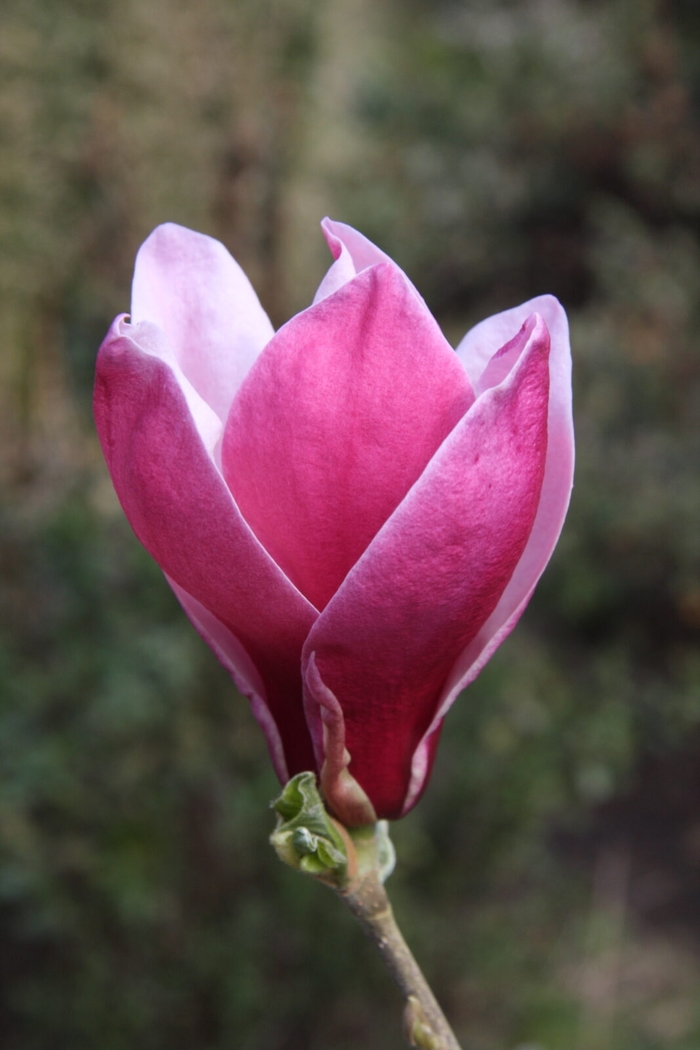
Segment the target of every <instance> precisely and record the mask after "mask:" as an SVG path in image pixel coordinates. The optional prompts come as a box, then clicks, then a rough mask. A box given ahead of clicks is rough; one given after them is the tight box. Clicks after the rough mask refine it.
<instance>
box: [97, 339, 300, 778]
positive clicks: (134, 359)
mask: <svg viewBox="0 0 700 1050" xmlns="http://www.w3.org/2000/svg"><path fill="white" fill-rule="evenodd" d="M129 328H130V326H128V325H124V323H123V322H122V321H120V320H118V321H117V322H115V325H113V327H112V329H111V331H110V332H109V334H108V335H107V338H106V339H105V341H104V343H103V344H102V347H101V349H100V354H99V357H98V363H97V381H96V386H95V417H96V421H97V429H98V432H99V435H100V440H101V442H102V448H103V451H104V454H105V458H106V460H107V465H108V467H109V470H110V473H111V475H112V481H113V482H114V487H115V489H116V491H117V495H118V496H119V499H120V501H121V504H122V507H123V508H124V512H125V513H126V515H127V517H128V519H129V521H130V523H131V525H132V528H133V529H134V532H135V533H136V535H137V536H138V538H139V539H140V540H141V542H142V543H143V545H144V547H146V549H147V550H148V551H149V552H150V553H151V555H152V556H153V557H154V558H155V560H156V561H157V562H158V564H159V565H160V566H161V568H162V569H163V570H164V572H165V573H166V574H167V575H168V577H169V578H170V579H171V580H172V581H173V582H174V583H175V584H176V585H177V588H178V593H179V594H180V597H181V598H182V592H183V591H184V592H185V594H186V595H187V596H190V597H191V598H193V599H194V601H195V602H197V603H199V604H198V606H196V607H195V606H188V603H187V602H186V601H185V602H183V604H185V607H186V609H187V611H188V613H189V614H190V615H191V617H192V619H193V622H194V623H195V625H196V626H197V627H198V629H199V630H200V631H201V633H203V634H204V636H205V637H207V638H208V639H209V640H211V641H212V643H213V646H214V649H215V650H216V651H217V652H219V655H220V656H222V659H223V660H224V663H226V664H227V666H229V669H231V670H233V671H234V672H235V676H236V679H237V681H238V682H239V684H241V688H243V689H244V691H247V692H248V693H249V694H252V695H253V698H254V700H255V703H257V704H258V712H257V713H258V718H259V720H260V721H263V723H264V720H265V717H266V716H262V715H261V705H266V706H267V708H268V709H269V713H270V719H271V721H270V722H269V725H268V740H270V744H271V750H272V752H273V759H274V760H275V762H276V765H277V768H278V770H282V769H283V763H282V761H281V758H280V755H279V748H278V746H277V744H276V743H275V741H276V740H281V741H282V744H283V748H284V758H285V759H286V767H287V769H288V771H289V772H290V774H293V773H295V772H299V771H300V770H303V769H312V768H314V765H313V763H314V759H313V753H312V749H311V744H310V740H309V735H308V732H307V729H306V726H305V723H304V715H303V708H302V699H301V682H300V677H299V659H300V653H301V649H302V645H303V643H304V640H305V638H306V636H307V634H308V631H309V628H310V626H311V624H312V623H313V621H314V619H315V616H316V613H315V611H314V610H313V609H312V608H311V606H310V605H309V604H308V602H307V601H306V600H305V599H304V598H303V597H302V595H301V594H299V592H298V591H297V590H296V589H295V588H294V587H293V586H292V584H291V583H290V582H289V580H288V579H287V578H286V577H285V576H284V574H283V573H282V572H281V570H280V569H279V568H278V567H277V566H276V565H275V563H274V562H273V561H272V559H271V558H270V557H269V555H268V554H267V553H266V551H265V550H264V549H263V548H262V547H261V545H260V543H259V542H258V541H257V539H256V538H255V536H254V535H253V533H252V532H251V531H250V529H249V527H248V526H247V524H246V523H245V521H244V520H243V518H242V517H241V515H240V513H239V511H238V508H237V507H236V505H235V503H234V502H233V500H232V498H231V495H230V493H229V491H228V489H227V487H226V485H225V483H224V481H223V479H222V477H221V475H220V474H219V472H218V470H217V469H216V467H215V465H214V462H213V460H212V459H211V457H210V455H209V454H208V453H207V451H206V449H205V447H204V444H203V443H202V440H201V438H200V435H199V433H198V431H197V428H196V426H195V423H194V420H193V417H192V414H191V412H190V409H189V407H188V403H187V399H186V397H185V394H184V393H183V390H182V388H181V387H180V385H179V383H178V381H177V378H176V375H175V373H174V372H173V370H172V369H171V368H170V366H169V365H168V364H167V363H166V361H165V360H163V358H167V356H168V352H167V349H164V348H161V352H160V353H159V354H158V356H156V355H155V354H154V352H153V346H152V345H151V347H150V352H147V351H145V350H144V349H143V348H142V347H141V346H140V345H139V343H138V342H137V338H138V333H139V332H140V331H141V330H142V329H145V330H146V332H147V334H148V336H149V339H151V341H153V340H154V339H156V338H160V340H161V341H162V343H165V337H164V336H163V335H162V333H159V330H158V329H157V328H155V326H153V325H149V326H140V325H139V326H134V328H133V329H132V330H131V332H132V334H129V331H128V330H129ZM200 606H201V608H202V609H203V610H205V613H206V614H210V616H211V619H208V618H207V615H203V614H202V613H201V612H200V611H199V607H200ZM205 621H206V622H205ZM216 622H218V623H219V624H220V625H221V632H219V630H218V627H217V626H216ZM223 632H227V633H228V634H230V636H231V637H232V638H233V639H234V640H235V641H236V642H238V643H239V644H240V651H237V650H236V646H235V645H234V644H233V642H232V641H230V640H229V641H228V642H227V641H226V637H227V635H226V634H224V633H223ZM234 650H236V651H235V652H234ZM244 657H245V659H244ZM246 660H247V663H246ZM251 665H252V667H254V668H256V669H257V675H258V676H259V677H254V676H253V675H252V673H251V671H250V668H251ZM260 683H262V686H263V689H264V695H261V696H258V693H259V692H260ZM273 724H274V727H275V729H274V732H273V731H272V730H271V729H270V726H272V725H273ZM276 750H277V754H276V753H275V751H276Z"/></svg>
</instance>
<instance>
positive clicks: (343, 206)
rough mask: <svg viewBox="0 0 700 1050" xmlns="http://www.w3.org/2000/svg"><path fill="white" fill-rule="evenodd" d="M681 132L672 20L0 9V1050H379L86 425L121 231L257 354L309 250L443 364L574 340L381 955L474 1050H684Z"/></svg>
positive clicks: (416, 1) (692, 401) (301, 298)
mask: <svg viewBox="0 0 700 1050" xmlns="http://www.w3.org/2000/svg"><path fill="white" fill-rule="evenodd" d="M699 119H700V5H698V3H697V2H696V0H197V3H192V2H188V0H119V2H117V0H2V5H1V7H0V347H1V350H0V471H1V474H2V498H1V502H0V519H1V525H0V529H1V533H0V535H1V549H0V607H1V613H0V617H1V624H2V626H1V628H0V978H1V979H0V1045H1V1046H2V1047H3V1048H9V1050H51V1048H56V1050H65V1048H66V1047H70V1048H71V1050H83V1048H85V1050H88V1048H89V1050H95V1048H99V1050H126V1048H129V1050H160V1048H166V1047H167V1048H168V1050H185V1048H187V1050H190V1048H193V1047H197V1048H199V1050H224V1048H226V1050H229V1048H232V1047H235V1048H238V1050H354V1048H357V1047H363V1048H364V1050H380V1048H382V1050H388V1048H393V1047H396V1048H397V1050H398V1048H399V1047H400V1046H402V1045H403V1044H402V1040H401V1036H400V1032H399V1027H398V1013H399V998H398V995H397V994H396V993H395V991H394V989H393V987H392V986H391V985H390V982H389V979H388V977H386V976H385V975H384V973H383V972H382V970H381V968H380V965H379V962H378V961H377V960H376V959H375V958H374V955H373V949H372V948H371V946H370V945H369V944H366V943H365V941H364V940H363V937H362V934H361V933H360V931H359V930H357V929H355V928H354V927H353V924H352V922H351V920H350V917H349V915H347V914H345V913H343V911H342V909H341V908H340V906H339V905H338V903H337V902H336V901H335V899H334V898H333V897H332V895H331V894H329V893H327V892H326V891H325V890H324V889H323V888H322V887H319V886H317V885H315V884H312V883H309V884H307V883H306V882H305V881H304V880H302V879H301V878H299V877H298V876H296V875H294V874H293V873H291V872H289V871H288V870H286V869H283V868H282V866H281V865H280V864H279V863H278V861H277V860H276V858H275V857H274V856H273V854H272V853H271V851H270V849H269V847H268V846H267V842H266V838H267V833H268V830H269V828H270V826H271V815H270V813H269V811H268V810H267V808H266V807H267V803H268V800H269V799H270V798H271V797H273V795H274V794H275V793H276V791H277V784H276V781H275V779H274V776H273V774H272V772H271V770H270V768H269V765H268V762H267V758H266V753H265V748H264V745H263V741H262V737H261V734H260V732H259V730H258V728H257V726H256V725H255V723H254V722H253V720H252V718H251V716H250V714H249V712H248V710H247V707H246V704H245V703H244V702H243V701H242V700H241V698H240V697H238V696H237V695H236V694H235V691H234V689H233V687H232V685H231V683H230V681H229V680H228V679H227V676H226V675H225V673H224V672H223V671H222V670H221V669H220V667H219V666H218V665H217V663H216V661H215V659H214V658H213V656H212V655H211V654H210V653H209V651H208V650H207V649H206V647H205V646H204V645H203V644H202V643H201V642H200V640H199V639H198V637H197V636H196V635H195V633H194V631H192V629H191V628H190V627H189V625H188V623H187V622H186V621H185V618H184V616H183V615H182V613H181V612H180V610H179V607H178V606H177V605H176V603H175V601H174V599H173V597H172V595H171V594H170V592H169V590H168V588H167V586H166V585H165V583H164V581H163V579H162V577H161V575H160V573H159V571H158V569H157V568H156V566H155V565H153V564H152V563H151V562H150V560H149V558H148V556H147V555H146V554H145V553H144V552H143V551H142V549H141V548H140V547H139V545H138V543H137V542H136V540H135V539H134V537H133V535H132V534H131V532H130V529H129V527H128V525H127V524H126V522H125V521H124V519H123V517H122V514H121V512H120V509H119V507H118V505H117V502H116V499H115V497H114V495H113V493H112V489H111V485H110V482H109V480H108V477H107V474H106V470H105V468H104V465H103V462H102V459H101V454H100V451H99V448H98V445H97V441H96V438H95V434H94V432H93V427H92V422H91V411H90V395H91V384H92V374H93V367H94V359H95V353H96V350H97V347H98V345H99V342H100V340H101V338H102V336H103V335H104V332H105V330H106V328H107V326H108V323H109V321H110V320H111V318H112V316H113V315H114V314H116V313H117V312H120V311H122V310H124V309H128V303H129V284H130V277H131V268H132V263H133V257H134V253H135V251H136V248H137V247H138V245H139V243H140V242H141V241H142V240H143V238H144V237H145V236H146V235H147V234H148V232H149V231H150V230H151V228H152V227H153V226H154V225H156V224H157V223H159V222H162V221H164V220H175V221H177V222H180V223H182V224H185V225H189V226H192V227H194V228H196V229H199V230H202V231H205V232H208V233H211V234H213V235H215V236H218V237H219V238H221V239H222V240H223V241H224V242H225V243H226V245H227V246H228V247H229V248H230V249H231V251H232V252H233V253H234V254H235V255H236V257H237V258H238V260H239V261H240V262H241V263H242V264H243V266H244V267H245V269H246V270H247V272H248V273H249V275H250V276H251V278H252V280H253V282H254V284H255V287H256V289H257V290H258V293H259V295H260V297H261V299H262V301H263V303H264V304H265V306H266V308H267V309H268V311H269V313H270V315H271V317H272V318H273V320H274V321H275V323H281V322H282V321H283V320H285V319H286V318H287V317H289V316H290V314H292V313H293V312H295V311H296V310H298V309H301V308H303V307H304V306H305V305H307V304H308V302H309V301H310V299H311V297H312V295H313V291H314V289H315V287H316V285H317V283H318V281H319V280H320V278H321V276H322V274H323V273H324V272H325V268H326V266H327V265H328V263H329V257H328V254H327V251H326V248H325V244H324V242H323V239H322V237H321V235H320V231H319V228H318V221H319V219H320V218H321V217H322V216H323V215H324V214H326V213H328V214H330V215H332V216H333V217H335V218H338V219H343V220H345V221H347V222H350V223H352V224H354V225H356V226H358V227H359V228H360V229H361V230H362V231H363V232H364V233H366V234H367V235H368V236H370V237H371V238H373V239H374V240H375V241H376V242H377V243H378V244H380V246H381V247H382V248H384V250H385V251H387V252H389V253H390V254H391V255H392V256H393V257H394V258H395V259H396V260H397V262H398V263H399V264H400V265H401V266H403V267H404V269H405V270H406V271H407V272H408V273H409V275H410V276H411V278H412V279H413V280H414V282H415V283H416V284H417V285H418V287H419V288H420V289H421V291H422V292H423V293H424V295H425V297H426V298H427V301H428V303H429V304H430V306H431V308H432V309H433V311H434V312H435V314H436V315H437V317H438V318H439V320H440V321H441V323H442V324H443V326H444V329H445V331H446V332H447V334H448V337H449V338H450V339H452V340H453V341H457V340H458V339H459V338H460V336H461V335H462V334H463V332H464V331H465V330H466V328H467V327H468V326H469V325H470V324H472V323H473V322H475V321H477V320H479V319H481V318H482V317H484V316H486V315H487V314H489V313H491V312H494V311H496V310H499V309H503V308H506V307H508V306H511V305H514V304H515V303H517V302H520V301H522V300H524V299H526V298H529V297H530V296H533V295H536V294H539V293H541V292H545V291H550V292H554V293H555V294H557V295H558V296H559V297H560V298H561V299H562V300H563V302H564V303H565V304H566V306H567V308H568V309H569V311H570V316H571V323H572V343H573V347H574V357H575V391H576V394H575V404H576V425H577V435H578V472H577V482H576V488H575V491H574V498H573V502H572V507H571V512H570V516H569V519H568V522H567V525H566V527H565V531H564V535H563V538H562V541H561V544H560V546H559V548H558V551H557V553H556V556H555V558H554V560H553V562H552V564H551V566H550V568H549V569H548V571H547V573H546V575H545V577H544V579H543V581H542V583H541V585H540V587H539V590H538V592H537V595H536V597H535V599H534V600H533V602H532V604H531V606H530V609H529V610H528V612H527V614H526V616H525V618H524V619H523V621H522V622H521V625H520V626H519V627H518V630H517V632H516V633H515V634H514V635H513V636H512V638H511V639H510V640H509V641H508V642H507V644H505V645H504V646H503V648H502V649H501V651H499V653H498V654H497V656H496V657H495V658H494V659H493V661H492V663H491V664H490V666H489V667H488V668H487V670H485V671H484V672H483V674H482V676H481V678H480V679H479V680H478V681H477V683H476V684H475V685H473V686H472V687H471V688H470V689H469V691H468V693H467V694H465V695H464V696H463V697H462V698H461V700H460V702H459V703H458V704H457V705H456V706H455V708H454V709H453V712H452V713H451V714H450V716H449V718H448V721H447V726H446V730H445V732H444V734H443V741H442V745H441V754H440V757H439V761H438V763H437V766H436V771H435V775H434V778H433V782H432V784H431V787H430V789H429V791H428V793H427V795H426V796H425V798H424V799H423V801H422V802H421V804H420V806H419V807H418V809H417V810H415V811H414V812H413V813H412V814H411V815H410V816H409V817H408V818H406V819H405V820H404V821H403V822H401V823H400V824H399V825H398V826H396V827H395V841H396V844H397V848H398V851H399V857H400V862H399V867H398V870H397V872H396V873H395V875H394V876H393V877H392V880H391V884H390V885H391V889H392V891H393V897H394V901H395V909H396V911H397V913H398V916H399V919H400V920H401V922H402V924H403V926H404V928H405V932H406V934H407V935H408V937H409V939H410V940H411V942H412V943H413V945H414V947H415V950H416V953H417V955H418V957H419V958H420V960H421V961H422V962H423V964H424V966H425V969H426V971H427V973H428V975H429V977H430V978H431V980H432V981H433V982H434V985H435V987H436V990H437V992H438V994H439V995H440V997H441V999H442V1000H443V1002H444V1004H445V1007H446V1009H447V1011H448V1013H449V1015H450V1017H451V1018H452V1019H453V1021H454V1024H455V1027H456V1029H457V1030H458V1033H459V1034H460V1035H461V1036H462V1037H463V1038H464V1040H465V1042H466V1043H467V1044H468V1045H469V1047H471V1048H473V1050H516V1048H518V1050H526V1048H527V1050H661V1048H669V1050H698V1048H700V728H699V727H700V654H699V652H698V637H699V634H700V574H699V572H698V569H699V567H700V528H699V527H698V521H699V518H700V478H699V476H698V462H699V453H700V426H699V421H700V354H699V351H698V330H699V322H700V134H699V132H700V123H699Z"/></svg>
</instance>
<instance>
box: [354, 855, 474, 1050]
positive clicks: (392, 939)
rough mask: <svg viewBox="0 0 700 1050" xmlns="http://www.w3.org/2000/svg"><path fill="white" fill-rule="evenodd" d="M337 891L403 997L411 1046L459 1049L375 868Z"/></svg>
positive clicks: (445, 1049)
mask: <svg viewBox="0 0 700 1050" xmlns="http://www.w3.org/2000/svg"><path fill="white" fill-rule="evenodd" d="M337 893H338V895H339V896H340V897H342V898H343V899H344V900H345V902H346V904H347V905H348V907H349V908H350V910H351V912H352V913H353V914H354V915H355V916H356V917H357V918H358V919H359V921H360V925H361V926H362V928H363V929H364V931H365V933H366V934H367V935H368V936H369V937H370V938H371V939H372V940H373V941H374V943H375V944H376V945H377V948H378V949H379V952H380V954H381V956H382V958H383V959H384V962H385V964H386V966H387V969H388V970H389V972H390V973H391V975H392V977H393V978H394V980H395V981H396V983H397V984H398V986H399V988H400V989H401V991H402V993H403V995H404V998H405V1000H406V1005H405V1010H404V1021H405V1027H406V1035H407V1037H408V1040H409V1043H410V1044H411V1046H414V1047H418V1048H419V1050H460V1046H459V1043H458V1042H457V1040H456V1038H455V1035H454V1032H453V1031H452V1029H451V1028H450V1026H449V1024H448V1022H447V1019H446V1017H445V1015H444V1014H443V1012H442V1010H441V1008H440V1006H439V1005H438V1002H437V1000H436V998H435V996H434V995H433V993H432V991H431V989H430V986H429V985H428V982H427V981H426V979H425V977H424V976H423V974H422V972H421V970H420V967H419V966H418V963H417V962H416V960H415V959H414V957H413V955H412V953H411V950H410V948H409V947H408V945H407V944H406V941H405V940H404V938H403V935H402V933H401V931H400V930H399V928H398V926H397V925H396V920H395V919H394V913H393V911H392V908H391V904H390V903H389V898H388V897H387V894H386V890H385V889H384V887H383V886H382V884H381V882H380V880H379V877H378V875H377V872H376V871H368V872H366V873H364V874H362V875H358V876H357V877H356V878H355V879H352V880H350V882H349V883H348V884H346V885H345V886H344V887H342V888H339V889H338V890H337Z"/></svg>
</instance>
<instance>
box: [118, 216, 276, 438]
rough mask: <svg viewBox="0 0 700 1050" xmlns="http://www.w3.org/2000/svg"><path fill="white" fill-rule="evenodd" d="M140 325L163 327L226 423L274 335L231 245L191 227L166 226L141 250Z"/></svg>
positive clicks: (136, 303)
mask: <svg viewBox="0 0 700 1050" xmlns="http://www.w3.org/2000/svg"><path fill="white" fill-rule="evenodd" d="M131 314H132V320H133V321H134V322H135V323H138V322H139V321H151V322H153V323H154V324H157V325H158V327H159V328H161V329H162V330H163V331H164V332H165V334H166V336H167V339H168V342H169V343H170V345H171V346H172V348H173V350H174V353H175V358H176V360H177V362H178V364H179V366H180V368H181V369H182V371H183V373H184V374H185V375H186V376H187V378H188V379H189V381H190V382H191V383H192V386H193V387H194V388H195V390H197V392H198V393H199V394H200V396H201V397H202V398H203V399H204V401H206V403H207V404H208V405H210V406H211V407H212V408H213V410H214V411H215V412H216V414H217V415H218V417H219V419H220V420H221V421H222V423H223V422H225V420H226V416H227V414H228V410H229V406H230V404H231V401H232V400H233V395H234V394H235V392H236V390H237V389H238V387H239V386H240V384H241V380H242V379H243V377H244V376H245V375H246V373H247V372H248V370H249V369H250V366H251V365H252V363H253V361H254V360H255V358H256V357H257V356H258V354H259V353H260V351H261V350H262V348H263V347H264V346H265V344H266V343H268V342H269V340H270V339H271V338H272V334H273V328H272V325H271V324H270V321H269V320H268V317H267V314H266V313H265V311H264V310H263V308H262V306H261V305H260V302H259V301H258V297H257V295H256V294H255V292H254V291H253V287H252V285H251V283H250V281H249V280H248V278H247V277H246V275H245V274H244V273H243V271H242V270H241V268H240V266H239V265H238V263H237V262H235V261H234V259H233V258H232V257H231V256H230V255H229V253H228V252H227V251H226V249H225V248H224V246H223V244H220V243H219V241H215V240H214V239H213V238H211V237H206V236H205V235H204V234H201V233H194V232H193V231H192V230H188V229H185V227H184V226H176V225H175V224H174V223H166V224H165V225H163V226H158V227H157V228H156V229H155V230H154V231H153V233H152V234H151V235H150V237H149V238H148V240H146V241H145V242H144V243H143V244H142V245H141V248H140V249H139V253H138V255H137V256H136V268H135V270H134V281H133V286H132V290H131Z"/></svg>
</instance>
